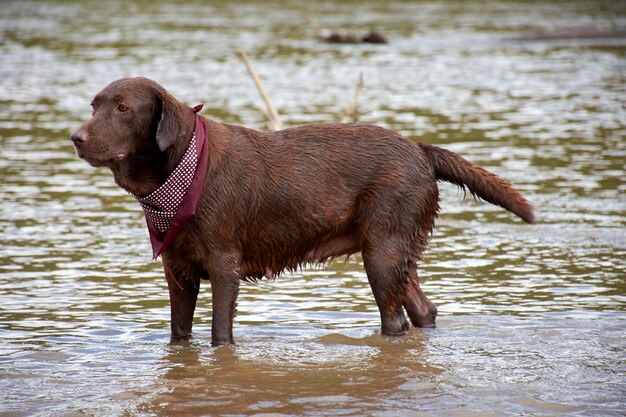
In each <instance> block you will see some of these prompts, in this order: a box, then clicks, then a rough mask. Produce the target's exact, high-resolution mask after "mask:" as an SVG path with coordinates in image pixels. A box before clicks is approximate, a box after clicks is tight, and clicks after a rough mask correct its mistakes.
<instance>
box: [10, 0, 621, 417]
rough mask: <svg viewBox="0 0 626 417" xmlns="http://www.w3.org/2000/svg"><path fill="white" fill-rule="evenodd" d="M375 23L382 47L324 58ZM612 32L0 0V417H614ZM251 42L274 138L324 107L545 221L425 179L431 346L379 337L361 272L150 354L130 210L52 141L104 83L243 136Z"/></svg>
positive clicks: (310, 272) (616, 309)
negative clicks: (518, 199)
mask: <svg viewBox="0 0 626 417" xmlns="http://www.w3.org/2000/svg"><path fill="white" fill-rule="evenodd" d="M309 13H313V14H315V15H316V17H317V19H318V20H319V21H320V22H321V24H322V25H323V26H325V27H328V28H335V29H340V28H343V29H346V30H350V31H353V32H355V33H361V32H364V31H366V30H369V29H376V30H379V31H381V32H382V33H384V34H385V35H387V36H388V37H389V39H390V41H391V42H390V44H389V45H356V46H355V45H326V44H319V43H317V42H316V41H315V40H314V39H313V36H312V31H311V30H310V29H309V27H308V26H307V25H308V23H307V15H308V14H309ZM624 27H626V10H625V9H624V8H623V7H622V6H621V5H620V4H618V3H615V2H611V1H607V2H595V1H574V2H555V3H552V4H537V3H527V2H520V3H515V2H490V3H489V7H486V6H485V4H483V3H481V2H473V3H468V2H457V1H447V2H419V3H417V2H416V3H413V2H401V1H393V2H384V3H380V2H376V3H374V2H371V3H364V4H363V3H362V2H359V3H355V2H350V1H345V2H315V3H306V4H305V3H301V2H297V1H280V2H279V1H275V2H252V3H250V2H246V3H245V4H244V3H243V2H221V3H218V2H214V3H211V4H208V5H202V6H200V5H196V4H190V3H185V2H166V3H159V4H155V3H152V2H144V1H141V0H134V1H124V2H122V1H112V2H63V1H49V2H36V1H33V2H30V1H6V2H3V4H2V7H1V8H0V53H1V55H2V60H1V61H0V139H1V141H2V142H1V147H0V152H1V154H0V174H1V177H2V183H1V185H0V198H1V201H2V204H1V205H0V213H1V214H2V215H1V217H0V239H1V245H0V297H1V298H0V300H1V304H0V389H1V390H2V391H3V400H2V401H1V402H0V414H2V415H16V416H22V415H67V414H70V413H71V414H73V415H94V414H95V415H173V414H175V413H181V414H197V415H221V414H229V415H251V414H268V413H269V414H271V413H274V415H355V416H357V415H358V416H361V415H407V416H408V415H411V416H414V415H429V416H432V415H441V416H450V415H463V416H467V415H621V414H623V412H624V410H625V409H626V403H625V402H624V400H623V398H624V397H625V395H624V394H625V392H626V388H625V387H626V385H625V384H626V381H625V378H624V375H625V371H626V363H625V360H624V355H623V351H624V349H625V348H626V343H624V336H623V335H624V331H625V330H626V328H625V327H626V315H625V314H624V307H625V305H626V299H625V297H624V293H625V290H626V284H625V282H624V277H625V276H626V266H625V263H624V259H626V232H625V231H624V230H626V229H625V226H626V215H625V214H624V213H625V212H626V210H625V207H626V197H625V191H626V184H625V182H624V177H625V166H624V161H625V160H626V140H625V139H626V125H625V124H624V120H626V114H625V113H626V112H625V103H624V97H626V59H625V55H626V54H625V52H626V41H625V40H624V38H623V37H621V36H622V35H620V34H619V33H618V32H616V34H615V36H608V37H607V36H604V37H590V36H587V37H586V38H585V37H584V36H583V38H582V39H571V38H554V39H546V38H545V37H544V38H541V37H540V36H539V37H538V36H534V35H535V34H537V33H549V32H551V31H557V30H560V29H567V30H575V29H576V28H584V29H587V32H586V33H589V30H596V31H601V30H606V29H615V30H617V29H620V28H624ZM238 48H243V49H245V50H246V51H247V52H248V54H249V55H250V56H251V57H252V59H253V60H254V61H255V64H256V67H257V70H258V72H259V73H260V74H261V76H262V77H264V80H265V84H266V86H267V88H268V90H269V91H270V94H271V95H272V98H273V100H274V102H275V104H276V106H277V107H278V109H279V111H280V112H281V113H282V115H283V118H284V120H285V121H286V122H287V124H289V125H296V124H300V123H307V122H311V121H335V120H339V119H340V118H341V116H342V112H343V111H344V109H345V107H346V106H347V103H348V101H349V98H350V96H351V94H352V91H353V88H354V85H355V83H356V80H357V77H358V74H359V72H360V71H363V72H364V74H365V85H366V87H365V89H364V90H363V91H362V92H361V95H360V99H359V110H360V111H361V113H362V116H361V119H362V120H363V121H365V122H372V123H377V124H380V125H383V126H387V127H390V128H392V129H395V130H398V131H400V132H402V133H403V134H404V135H406V136H408V137H410V138H413V139H418V140H425V141H428V142H431V143H435V144H439V145H443V146H446V147H448V148H450V149H452V150H454V151H457V152H459V153H461V154H463V155H464V156H466V157H467V158H469V159H471V160H473V161H476V162H477V163H479V164H481V165H483V166H486V167H488V168H490V169H492V170H493V171H495V172H497V173H499V174H501V175H503V176H504V177H506V178H508V179H510V180H511V181H512V182H513V183H514V184H515V185H516V186H517V187H518V188H519V189H520V190H522V192H523V193H524V194H526V195H527V196H528V197H529V199H530V200H531V201H532V202H533V203H534V204H535V206H536V208H537V213H538V219H539V222H538V224H537V225H534V226H528V225H524V224H522V223H520V222H519V221H517V220H516V219H514V218H513V217H512V216H511V215H510V214H508V213H506V212H504V211H502V210H500V209H498V208H495V207H492V206H488V205H484V204H480V203H475V202H473V201H472V200H471V199H466V200H465V201H462V197H463V195H462V193H459V192H458V191H457V190H456V188H455V187H452V186H449V185H446V184H442V185H441V190H442V192H441V194H442V199H443V200H442V202H441V206H442V214H441V216H440V219H439V222H438V225H437V228H436V231H435V233H434V236H433V241H432V243H431V245H430V248H429V251H428V252H427V254H426V259H425V260H424V265H423V267H422V268H421V269H420V275H421V278H422V280H423V281H424V289H425V291H426V292H427V293H428V294H429V295H430V296H431V299H432V300H433V301H434V302H435V303H436V304H437V305H438V306H439V312H440V318H439V321H438V324H439V327H438V328H437V329H428V330H415V329H414V330H413V331H412V332H411V333H410V334H409V335H408V336H406V337H402V338H398V339H393V338H391V339H390V338H385V337H382V336H380V335H379V334H378V326H379V318H378V313H377V309H376V306H375V304H374V302H373V299H372V295H371V291H370V289H369V287H368V284H367V279H366V276H365V274H364V272H363V265H362V260H361V258H360V257H359V256H354V257H352V258H350V259H348V260H345V259H340V260H337V261H335V262H333V263H331V264H330V265H328V266H326V267H325V268H324V269H321V270H320V269H315V268H313V267H311V268H305V269H304V270H302V271H298V272H297V273H295V274H292V275H289V276H286V277H282V278H279V279H278V280H276V281H268V282H262V283H259V284H256V285H255V284H246V285H244V286H243V288H242V292H241V295H240V302H239V307H238V317H237V321H236V325H235V337H236V339H237V340H238V342H239V344H238V345H237V346H234V347H221V348H218V349H214V348H211V347H210V343H209V341H210V327H211V326H210V294H209V291H208V288H204V289H203V291H201V296H200V299H199V302H198V310H197V313H196V322H195V327H194V330H195V335H196V337H195V339H193V340H192V341H191V342H190V343H188V344H181V345H170V344H169V333H168V332H169V307H168V301H167V288H166V285H165V282H164V280H163V279H162V276H161V275H162V273H161V271H160V263H158V262H151V261H149V258H150V250H149V243H148V238H147V232H146V231H145V228H144V222H143V218H142V212H141V210H140V209H139V207H138V206H137V204H136V202H135V201H134V200H133V199H131V198H130V197H129V196H128V195H126V194H125V193H124V191H122V190H120V189H118V188H117V187H116V186H115V185H114V184H113V181H112V178H111V175H110V173H108V172H106V171H104V170H95V169H93V168H91V167H89V166H88V165H87V164H85V163H84V162H82V161H80V160H77V159H76V157H75V156H74V154H73V150H72V147H71V144H70V142H69V135H70V133H71V131H72V130H73V129H75V128H76V127H77V126H78V125H79V124H80V122H81V121H82V120H84V119H85V118H87V117H88V116H89V112H90V109H89V105H88V104H89V101H90V99H91V96H92V95H93V94H94V93H95V92H97V91H99V90H100V89H101V88H102V87H103V86H104V85H106V84H107V83H108V82H110V81H112V80H113V79H116V78H119V77H122V76H129V75H130V76H134V75H145V76H149V77H152V78H155V79H156V80H158V81H159V82H160V83H162V84H163V85H165V86H166V87H167V88H168V89H169V90H170V91H171V92H172V93H173V94H174V95H176V96H177V97H179V98H180V99H181V100H183V101H185V102H186V103H189V104H196V103H198V102H204V103H205V110H204V111H203V113H204V114H205V115H207V116H209V117H213V118H215V119H218V120H221V121H226V122H234V123H243V124H246V125H249V126H258V125H261V124H262V123H263V118H264V116H263V115H262V113H261V112H260V111H259V110H258V106H259V105H260V104H261V101H260V99H259V97H258V95H257V93H256V91H255V90H254V88H253V85H252V83H251V81H250V80H249V79H248V76H247V74H246V71H245V68H244V67H243V65H242V64H241V63H240V62H239V60H238V58H237V57H236V55H235V53H234V52H235V51H236V50H237V49H238Z"/></svg>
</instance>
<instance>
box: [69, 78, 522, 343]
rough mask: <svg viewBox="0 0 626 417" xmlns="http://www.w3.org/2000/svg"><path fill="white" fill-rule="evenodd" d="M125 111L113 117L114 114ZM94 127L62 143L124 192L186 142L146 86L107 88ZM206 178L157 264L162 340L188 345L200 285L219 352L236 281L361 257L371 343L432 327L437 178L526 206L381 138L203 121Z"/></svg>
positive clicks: (437, 151) (156, 179) (186, 132)
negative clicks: (374, 326)
mask: <svg viewBox="0 0 626 417" xmlns="http://www.w3.org/2000/svg"><path fill="white" fill-rule="evenodd" d="M120 103H123V104H124V103H125V106H126V108H127V110H126V111H123V112H122V111H119V109H120V107H119V104H120ZM94 104H95V108H94V116H93V118H92V119H91V120H90V121H88V122H86V123H85V124H83V126H81V128H80V129H79V130H78V131H77V132H76V133H74V135H72V140H73V141H74V142H75V144H76V149H77V153H78V155H79V156H81V157H82V158H84V159H86V160H87V161H88V162H90V163H91V164H92V165H95V166H107V167H109V168H110V169H111V170H112V172H113V175H114V177H115V181H116V182H117V184H118V185H120V186H121V187H122V188H124V189H126V190H127V191H129V192H131V193H133V194H135V195H139V196H142V195H147V194H149V193H150V192H152V191H153V190H154V189H156V188H157V187H158V186H159V185H160V184H162V183H163V181H164V180H165V179H166V178H167V176H168V175H169V174H170V173H171V171H172V170H173V169H174V167H175V166H176V164H177V163H178V161H179V160H180V158H181V156H182V154H183V152H184V150H185V149H186V147H187V144H188V143H189V140H190V138H191V135H192V132H193V126H194V113H193V111H192V110H191V109H190V108H189V107H187V106H185V105H184V104H182V103H181V102H179V101H178V100H176V99H175V98H174V97H173V96H171V95H170V94H169V93H167V92H166V91H165V90H164V89H163V88H162V87H161V86H159V85H158V84H157V83H155V82H154V81H151V80H148V79H145V78H132V79H122V80H118V81H115V82H113V83H112V84H110V85H109V86H107V87H106V88H105V89H104V90H103V91H102V92H100V93H99V94H98V95H97V96H96V98H95V99H94ZM203 120H204V122H205V124H206V129H207V135H208V144H209V173H208V178H207V181H206V185H205V191H204V195H203V198H202V200H201V203H200V206H199V207H198V210H197V212H196V215H195V216H194V218H192V220H191V221H190V222H189V223H188V225H187V226H186V228H185V229H184V230H183V231H182V232H181V233H180V235H179V236H178V237H177V238H176V239H175V240H174V242H173V243H172V244H171V246H170V247H169V248H168V249H167V250H166V251H165V252H164V253H163V263H164V268H165V274H166V278H167V282H168V286H169V291H170V304H171V314H172V335H173V337H175V338H185V337H188V336H189V335H190V334H191V326H192V319H193V312H194V308H195V304H196V298H197V294H198V290H199V287H200V281H201V280H202V279H208V280H209V281H210V282H211V290H212V300H213V321H212V341H213V343H214V344H216V345H217V344H224V343H233V335H232V324H233V317H234V315H235V307H236V300H237V294H238V291H239V283H240V281H241V280H257V279H261V278H263V277H266V276H276V275H278V274H280V273H281V272H282V271H284V270H293V269H296V268H298V267H299V266H302V265H305V264H308V263H323V262H325V261H326V260H328V259H331V258H335V257H337V256H341V255H346V254H353V253H357V252H361V253H362V255H363V260H364V264H365V269H366V272H367V276H368V280H369V283H370V285H371V287H372V292H373V294H374V298H375V300H376V303H377V305H378V307H379V311H380V314H381V321H382V333H383V334H387V335H399V334H403V333H406V332H407V330H408V327H409V326H408V322H407V320H406V318H405V315H404V311H406V312H407V313H408V315H409V319H410V320H411V323H412V324H413V325H414V326H416V327H432V326H434V325H435V316H436V314H437V310H436V308H435V306H434V304H432V303H431V302H430V300H428V298H427V297H426V296H425V295H424V293H423V292H422V290H421V288H420V285H419V281H418V277H417V263H418V262H419V260H420V259H421V256H422V253H423V251H424V249H425V247H426V245H427V243H428V240H429V237H430V234H431V231H432V229H433V226H434V222H435V218H436V217H437V212H438V209H439V206H438V199H439V194H438V187H437V181H438V180H445V181H449V182H452V183H455V184H457V185H460V186H462V187H468V188H469V190H470V191H471V192H472V193H474V194H475V195H477V196H479V197H481V198H483V199H485V200H486V201H489V202H491V203H494V204H497V205H500V206H501V207H504V208H506V209H508V210H510V211H512V212H514V213H516V214H517V215H518V216H520V217H522V218H523V219H524V220H525V221H528V222H532V221H533V215H532V208H531V207H530V205H529V204H528V202H527V201H526V200H525V199H524V198H523V197H522V196H521V195H520V194H519V193H518V192H517V191H515V190H514V189H513V188H512V187H511V186H510V185H509V184H508V183H507V182H506V181H504V180H502V179H500V178H499V177H497V176H495V175H494V174H492V173H490V172H489V171H487V170H485V169H483V168H480V167H478V166H476V165H473V164H471V163H470V162H468V161H467V160H465V159H463V158H462V157H460V156H459V155H457V154H455V153H452V152H450V151H447V150H444V149H441V148H438V147H434V146H432V145H428V144H424V143H414V142H411V141H409V140H408V139H406V138H403V137H402V136H400V135H398V134H397V133H395V132H392V131H390V130H387V129H384V128H381V127H377V126H372V125H356V124H316V125H307V126H301V127H295V128H291V129H285V130H282V131H279V132H275V133H263V132H259V131H256V130H252V129H248V128H245V127H242V126H235V125H229V124H222V123H217V122H215V121H212V120H209V119H206V118H203Z"/></svg>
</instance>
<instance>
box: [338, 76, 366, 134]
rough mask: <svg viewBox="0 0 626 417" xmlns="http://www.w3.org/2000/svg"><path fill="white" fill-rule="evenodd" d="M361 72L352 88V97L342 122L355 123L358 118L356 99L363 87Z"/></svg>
mask: <svg viewBox="0 0 626 417" xmlns="http://www.w3.org/2000/svg"><path fill="white" fill-rule="evenodd" d="M364 85H365V84H364V83H363V72H361V73H360V74H359V81H358V82H357V83H356V88H355V89H354V94H353V95H352V99H351V100H350V104H349V105H348V108H347V109H346V115H345V116H344V118H343V119H341V122H342V123H356V122H357V121H358V120H359V114H358V112H357V108H356V104H357V99H358V98H359V92H360V91H361V90H362V89H363V86H364Z"/></svg>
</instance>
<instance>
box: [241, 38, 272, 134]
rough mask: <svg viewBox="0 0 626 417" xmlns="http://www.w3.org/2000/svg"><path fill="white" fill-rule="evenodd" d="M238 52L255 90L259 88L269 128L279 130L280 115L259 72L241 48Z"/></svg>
mask: <svg viewBox="0 0 626 417" xmlns="http://www.w3.org/2000/svg"><path fill="white" fill-rule="evenodd" d="M238 53H239V57H240V58H241V60H242V61H243V62H244V64H246V68H247V69H248V74H250V77H252V80H253V81H254V85H256V88H257V90H259V94H261V97H262V98H263V100H264V101H265V105H266V106H267V112H265V113H266V115H267V117H268V119H269V128H270V130H271V131H273V132H275V131H277V130H281V129H282V128H283V122H282V121H281V120H280V116H279V115H278V112H277V111H276V108H275V107H274V104H272V101H271V100H270V97H269V95H268V94H267V91H266V90H265V87H264V86H263V82H262V81H261V78H260V77H259V74H257V72H256V70H255V69H254V67H253V66H252V63H251V62H250V58H248V55H247V54H246V53H245V52H244V51H243V50H241V49H240V50H239V51H238Z"/></svg>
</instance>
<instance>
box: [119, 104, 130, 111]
mask: <svg viewBox="0 0 626 417" xmlns="http://www.w3.org/2000/svg"><path fill="white" fill-rule="evenodd" d="M117 109H118V110H119V111H121V112H125V111H127V110H128V106H127V105H126V104H124V103H120V104H118V105H117Z"/></svg>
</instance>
